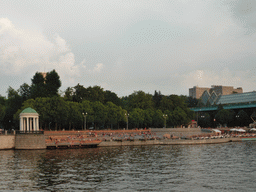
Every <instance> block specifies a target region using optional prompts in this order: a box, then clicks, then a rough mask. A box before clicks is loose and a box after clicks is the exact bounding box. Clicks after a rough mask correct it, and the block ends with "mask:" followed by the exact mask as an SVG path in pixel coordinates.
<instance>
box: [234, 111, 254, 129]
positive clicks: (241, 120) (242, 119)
mask: <svg viewBox="0 0 256 192" xmlns="http://www.w3.org/2000/svg"><path fill="white" fill-rule="evenodd" d="M236 120H237V122H238V125H239V126H248V125H249V124H250V122H251V119H250V117H249V115H247V113H246V112H245V111H244V110H240V111H238V113H237V115H236Z"/></svg>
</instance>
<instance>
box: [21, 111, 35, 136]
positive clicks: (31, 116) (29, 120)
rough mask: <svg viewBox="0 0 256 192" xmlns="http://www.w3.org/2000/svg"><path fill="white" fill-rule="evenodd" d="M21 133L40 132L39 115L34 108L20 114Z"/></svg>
mask: <svg viewBox="0 0 256 192" xmlns="http://www.w3.org/2000/svg"><path fill="white" fill-rule="evenodd" d="M20 131H25V132H32V131H39V114H38V113H37V112H36V111H35V110H34V109H32V108H30V107H29V108H26V109H24V110H23V111H22V112H21V113H20Z"/></svg>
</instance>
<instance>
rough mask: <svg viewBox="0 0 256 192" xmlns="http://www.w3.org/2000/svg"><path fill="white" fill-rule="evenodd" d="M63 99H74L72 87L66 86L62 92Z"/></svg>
mask: <svg viewBox="0 0 256 192" xmlns="http://www.w3.org/2000/svg"><path fill="white" fill-rule="evenodd" d="M64 100H65V101H74V89H73V88H72V87H68V88H67V89H66V91H65V93H64Z"/></svg>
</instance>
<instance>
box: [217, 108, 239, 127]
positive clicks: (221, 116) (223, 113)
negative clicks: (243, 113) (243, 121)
mask: <svg viewBox="0 0 256 192" xmlns="http://www.w3.org/2000/svg"><path fill="white" fill-rule="evenodd" d="M234 116H235V114H234V112H233V111H231V110H228V109H221V110H219V111H218V113H217V114H216V115H215V119H216V121H217V122H219V123H220V124H222V125H228V124H229V123H230V122H231V121H233V120H234Z"/></svg>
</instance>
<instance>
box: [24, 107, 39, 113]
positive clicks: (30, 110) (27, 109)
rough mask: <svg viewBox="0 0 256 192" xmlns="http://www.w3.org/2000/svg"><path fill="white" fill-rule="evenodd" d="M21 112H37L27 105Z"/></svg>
mask: <svg viewBox="0 0 256 192" xmlns="http://www.w3.org/2000/svg"><path fill="white" fill-rule="evenodd" d="M21 113H37V112H36V111H35V110H34V109H32V108H31V107H28V108H26V109H24V110H23V111H22V112H21Z"/></svg>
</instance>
